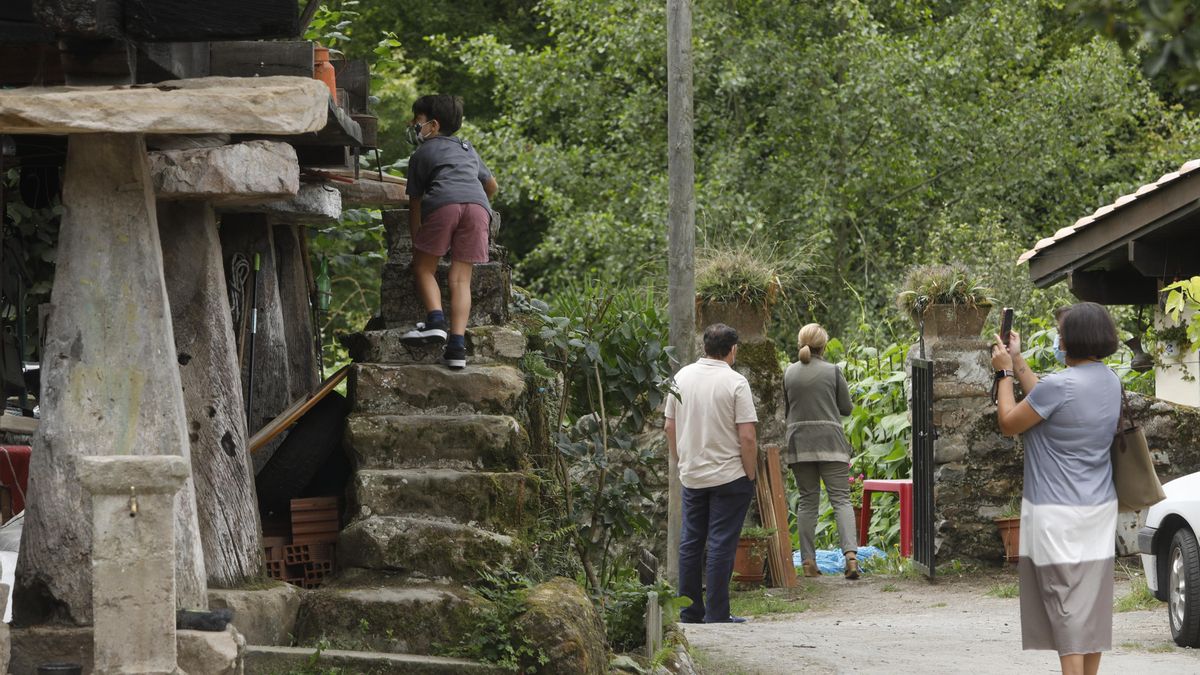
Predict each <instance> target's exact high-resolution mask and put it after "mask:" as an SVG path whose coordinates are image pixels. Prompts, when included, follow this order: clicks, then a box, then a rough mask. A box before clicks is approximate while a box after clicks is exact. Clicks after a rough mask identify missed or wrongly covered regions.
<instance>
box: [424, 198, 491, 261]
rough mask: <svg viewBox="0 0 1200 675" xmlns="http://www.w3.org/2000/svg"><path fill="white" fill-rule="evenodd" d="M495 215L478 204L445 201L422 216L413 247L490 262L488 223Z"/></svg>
mask: <svg viewBox="0 0 1200 675" xmlns="http://www.w3.org/2000/svg"><path fill="white" fill-rule="evenodd" d="M491 219H492V214H491V213H489V212H488V210H487V209H485V208H483V207H482V206H480V205H479V204H446V205H445V206H441V207H438V208H437V210H435V211H434V212H433V213H430V214H428V215H422V217H421V229H419V230H417V233H416V234H414V235H413V248H415V249H417V250H418V251H420V252H422V253H428V254H429V255H435V256H437V257H439V258H440V257H442V256H444V255H446V252H447V251H452V253H451V255H450V258H451V259H452V260H457V261H459V262H469V263H485V262H487V261H488V223H489V222H490V221H491Z"/></svg>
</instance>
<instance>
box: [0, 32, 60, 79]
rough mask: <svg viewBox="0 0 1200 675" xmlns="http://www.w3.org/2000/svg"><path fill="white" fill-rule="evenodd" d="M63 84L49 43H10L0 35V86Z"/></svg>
mask: <svg viewBox="0 0 1200 675" xmlns="http://www.w3.org/2000/svg"><path fill="white" fill-rule="evenodd" d="M3 43H7V44H3ZM64 82H66V76H65V75H63V70H62V60H61V59H59V57H58V47H56V46H55V45H54V44H53V43H47V44H12V43H11V41H10V40H6V39H4V36H3V35H0V86H5V87H28V86H34V85H36V86H39V87H41V86H55V85H61V84H63V83H64Z"/></svg>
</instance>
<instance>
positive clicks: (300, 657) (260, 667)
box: [246, 645, 507, 675]
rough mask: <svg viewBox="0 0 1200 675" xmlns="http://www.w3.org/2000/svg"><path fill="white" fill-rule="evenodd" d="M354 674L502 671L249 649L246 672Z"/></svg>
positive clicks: (411, 658) (307, 650)
mask: <svg viewBox="0 0 1200 675" xmlns="http://www.w3.org/2000/svg"><path fill="white" fill-rule="evenodd" d="M315 672H321V673H335V672H336V673H354V675H453V674H454V673H473V674H474V673H478V674H479V675H500V674H501V673H505V672H507V671H504V670H502V669H500V668H497V667H495V666H489V665H486V664H483V663H479V662H477V661H468V660H466V659H451V658H445V657H439V656H419V655H415V654H383V653H378V652H363V651H352V650H345V649H324V650H321V651H320V653H317V650H316V649H314V648H312V647H266V646H259V645H247V646H246V673H248V674H249V673H254V674H258V673H315Z"/></svg>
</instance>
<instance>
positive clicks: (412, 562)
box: [337, 516, 528, 584]
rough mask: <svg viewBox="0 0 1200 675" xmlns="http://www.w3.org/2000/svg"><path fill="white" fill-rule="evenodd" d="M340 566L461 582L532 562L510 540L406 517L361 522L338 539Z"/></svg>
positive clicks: (450, 523)
mask: <svg viewBox="0 0 1200 675" xmlns="http://www.w3.org/2000/svg"><path fill="white" fill-rule="evenodd" d="M337 556H338V564H339V566H340V567H341V568H350V567H359V568H364V569H369V570H384V571H391V572H396V573H398V574H402V575H410V576H414V577H426V578H448V579H454V580H456V581H460V582H463V583H467V584H470V583H475V582H477V581H479V579H480V575H479V573H480V572H481V571H488V570H492V569H498V568H501V567H507V568H510V569H516V570H520V569H521V568H523V567H525V565H526V563H527V562H528V556H527V553H526V552H525V549H524V547H523V546H522V545H521V543H520V542H519V541H518V540H516V539H513V538H512V537H508V536H505V535H503V534H496V533H495V532H490V531H488V530H484V529H481V528H479V527H474V526H471V525H464V524H462V523H456V522H453V521H450V520H437V519H433V518H416V517H406V516H369V517H367V518H360V519H358V520H356V521H354V522H352V523H351V524H350V525H348V526H347V527H346V528H345V529H343V530H342V532H341V534H340V535H339V536H338V547H337Z"/></svg>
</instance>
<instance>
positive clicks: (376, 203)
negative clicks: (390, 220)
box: [330, 172, 408, 209]
mask: <svg viewBox="0 0 1200 675" xmlns="http://www.w3.org/2000/svg"><path fill="white" fill-rule="evenodd" d="M362 175H363V176H364V178H362V179H360V180H356V181H354V182H351V183H345V182H342V181H339V180H335V181H331V182H330V185H332V186H333V187H335V188H337V190H338V192H341V193H342V208H343V209H345V208H362V207H371V208H377V209H379V208H383V209H391V208H403V207H406V206H408V195H407V194H405V192H404V185H402V184H400V183H391V182H384V183H381V182H379V181H378V180H371V179H370V178H367V176H370V175H372V174H368V173H366V172H364V173H363V174H362Z"/></svg>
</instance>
